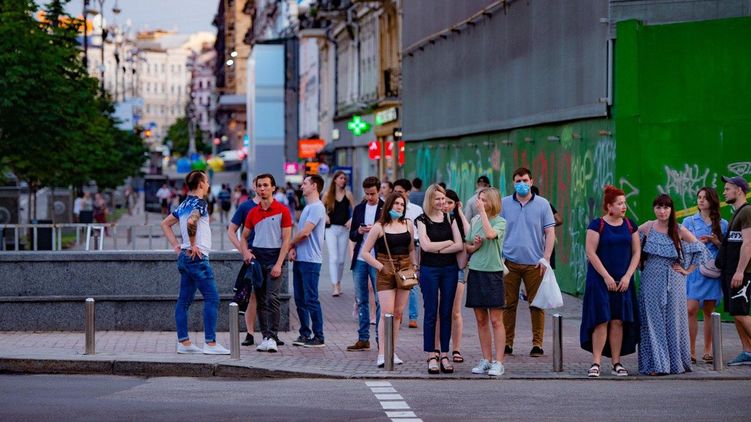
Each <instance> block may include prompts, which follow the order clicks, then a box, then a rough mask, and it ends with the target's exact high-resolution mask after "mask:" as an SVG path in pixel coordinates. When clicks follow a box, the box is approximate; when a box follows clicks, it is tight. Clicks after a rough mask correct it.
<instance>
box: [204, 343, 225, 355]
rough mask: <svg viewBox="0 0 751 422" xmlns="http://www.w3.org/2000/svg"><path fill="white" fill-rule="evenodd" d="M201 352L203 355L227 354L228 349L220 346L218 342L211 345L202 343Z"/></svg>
mask: <svg viewBox="0 0 751 422" xmlns="http://www.w3.org/2000/svg"><path fill="white" fill-rule="evenodd" d="M203 354H204V355H228V354H229V350H227V349H226V348H225V347H224V346H222V345H221V344H219V343H215V344H214V345H213V346H209V345H208V344H204V345H203Z"/></svg>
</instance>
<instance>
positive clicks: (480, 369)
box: [472, 359, 490, 374]
mask: <svg viewBox="0 0 751 422" xmlns="http://www.w3.org/2000/svg"><path fill="white" fill-rule="evenodd" d="M489 369H490V362H488V360H487V359H480V363H478V364H477V366H475V367H474V368H472V373H473V374H486V373H487V372H488V370H489Z"/></svg>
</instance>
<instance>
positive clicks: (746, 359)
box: [728, 351, 751, 366]
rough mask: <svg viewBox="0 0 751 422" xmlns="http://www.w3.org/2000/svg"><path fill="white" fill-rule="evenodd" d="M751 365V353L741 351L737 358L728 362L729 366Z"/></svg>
mask: <svg viewBox="0 0 751 422" xmlns="http://www.w3.org/2000/svg"><path fill="white" fill-rule="evenodd" d="M740 365H751V353H749V352H745V351H744V352H741V354H739V355H738V356H736V357H735V359H733V360H731V361H730V362H728V366H740Z"/></svg>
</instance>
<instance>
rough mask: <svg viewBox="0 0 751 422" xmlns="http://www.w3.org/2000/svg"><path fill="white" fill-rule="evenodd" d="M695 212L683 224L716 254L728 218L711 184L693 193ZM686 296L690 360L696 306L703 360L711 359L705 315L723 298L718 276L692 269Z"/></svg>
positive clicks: (709, 330)
mask: <svg viewBox="0 0 751 422" xmlns="http://www.w3.org/2000/svg"><path fill="white" fill-rule="evenodd" d="M696 196H697V198H696V205H697V208H698V211H697V213H696V214H694V215H691V216H688V217H686V219H685V220H683V226H684V227H685V228H687V229H688V230H689V231H690V232H691V233H692V234H693V235H694V236H696V238H698V239H699V241H700V242H701V243H703V244H704V246H706V247H707V250H708V251H709V253H710V254H711V255H712V260H714V258H715V257H716V256H717V251H718V248H719V247H720V244H721V243H722V238H723V237H724V233H726V232H727V229H728V222H727V221H726V220H724V219H722V218H720V197H719V196H718V195H717V191H716V190H714V188H709V187H703V188H701V189H699V192H698V193H697V194H696ZM686 296H687V297H688V332H689V336H690V339H691V363H696V334H697V333H698V331H699V323H698V322H697V319H698V318H697V316H698V314H699V308H702V310H703V311H704V356H703V357H702V359H703V360H704V363H708V364H710V363H712V362H713V357H712V324H708V323H707V316H708V315H711V314H712V312H714V310H715V306H716V305H717V303H718V302H719V301H720V300H721V299H722V283H721V281H720V279H719V277H718V278H713V277H708V276H706V275H704V274H702V273H701V271H699V270H698V269H697V270H694V272H692V273H691V274H689V276H688V280H687V281H686Z"/></svg>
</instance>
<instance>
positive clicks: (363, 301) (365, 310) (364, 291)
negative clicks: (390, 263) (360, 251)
mask: <svg viewBox="0 0 751 422" xmlns="http://www.w3.org/2000/svg"><path fill="white" fill-rule="evenodd" d="M368 277H370V284H371V285H372V286H373V292H374V293H376V292H377V290H376V270H375V268H373V267H371V266H370V265H368V263H367V262H365V261H360V260H356V261H355V268H353V269H352V280H353V281H354V283H355V301H356V302H357V316H358V320H359V322H360V327H359V329H358V330H357V337H358V339H359V340H362V341H369V340H370V301H369V300H368ZM375 304H376V330H375V332H376V341H377V340H378V325H379V323H380V319H381V304H380V303H379V302H378V294H377V293H376V294H375Z"/></svg>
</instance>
